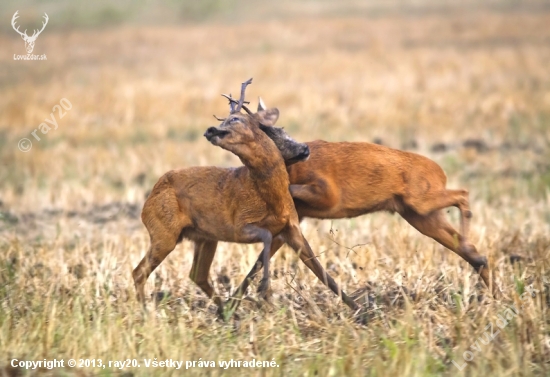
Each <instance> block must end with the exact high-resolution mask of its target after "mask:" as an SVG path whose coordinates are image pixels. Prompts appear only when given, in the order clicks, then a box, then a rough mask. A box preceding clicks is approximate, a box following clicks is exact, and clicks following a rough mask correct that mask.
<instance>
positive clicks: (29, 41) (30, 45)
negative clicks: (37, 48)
mask: <svg viewBox="0 0 550 377" xmlns="http://www.w3.org/2000/svg"><path fill="white" fill-rule="evenodd" d="M18 13H19V11H16V12H15V14H14V15H13V17H12V19H11V26H13V30H15V31H16V32H17V33H19V35H20V36H21V38H23V40H24V41H25V49H26V50H27V53H29V54H30V53H32V50H33V49H34V42H35V41H36V38H38V36H39V35H40V33H42V31H43V30H44V28H45V27H46V25H47V24H48V19H49V18H48V15H47V14H46V13H44V22H43V23H42V29H40V31H39V30H36V29H35V30H34V33H33V34H32V35H31V36H30V37H29V36H28V35H27V29H25V32H23V33H21V32H20V31H19V26H17V27H16V26H15V20H17V18H19V16H18V15H17V14H18Z"/></svg>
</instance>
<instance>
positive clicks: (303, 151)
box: [301, 145, 309, 158]
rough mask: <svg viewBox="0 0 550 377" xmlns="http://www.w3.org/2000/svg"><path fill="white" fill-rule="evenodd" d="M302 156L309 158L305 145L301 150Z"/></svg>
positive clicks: (307, 148)
mask: <svg viewBox="0 0 550 377" xmlns="http://www.w3.org/2000/svg"><path fill="white" fill-rule="evenodd" d="M301 154H302V156H304V157H306V158H307V157H309V147H308V146H307V145H304V147H303V148H302V153H301Z"/></svg>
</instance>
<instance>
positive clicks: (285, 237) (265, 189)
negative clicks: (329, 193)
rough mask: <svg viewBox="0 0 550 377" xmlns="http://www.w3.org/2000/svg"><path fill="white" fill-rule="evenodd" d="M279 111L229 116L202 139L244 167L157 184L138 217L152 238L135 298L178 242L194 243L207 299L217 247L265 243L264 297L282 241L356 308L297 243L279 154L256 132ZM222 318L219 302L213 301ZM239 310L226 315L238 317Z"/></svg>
mask: <svg viewBox="0 0 550 377" xmlns="http://www.w3.org/2000/svg"><path fill="white" fill-rule="evenodd" d="M277 117H278V111H277V110H276V109H272V110H266V111H264V112H258V113H256V114H253V115H243V114H233V115H231V116H230V117H229V118H228V119H227V120H225V121H224V122H223V123H222V125H220V126H219V127H218V128H215V127H211V128H209V129H208V130H207V133H205V136H207V138H208V139H209V141H211V142H212V143H213V144H215V145H218V146H220V147H222V148H224V149H227V150H229V151H231V152H233V153H235V154H236V155H237V156H239V158H240V159H241V161H242V162H243V164H244V165H245V166H243V167H239V168H234V169H222V168H217V167H193V168H188V169H180V170H173V171H170V172H168V173H166V174H165V175H164V176H162V177H161V178H160V179H159V181H158V182H157V184H156V185H155V186H154V188H153V190H152V191H151V194H150V195H149V197H148V198H147V200H146V202H145V205H144V207H143V212H142V215H141V218H142V221H143V223H144V224H145V227H146V228H147V230H148V232H149V235H150V237H151V248H150V249H149V251H148V252H147V254H146V255H145V257H144V258H143V260H142V261H141V262H140V263H139V265H138V266H137V267H136V268H135V270H134V272H133V278H134V282H135V286H136V291H137V297H138V299H139V300H140V301H143V300H144V298H145V295H144V286H145V281H146V280H147V277H148V276H149V275H150V274H151V272H152V271H153V270H154V269H155V268H156V267H157V266H158V265H159V264H160V263H161V262H162V261H163V260H164V258H166V256H167V255H168V254H169V253H170V252H171V251H172V250H173V249H174V248H175V246H176V244H177V243H178V242H179V241H181V240H182V239H183V238H186V239H189V240H191V241H193V242H194V243H195V255H194V260H193V266H192V270H191V274H190V277H191V279H192V280H193V281H194V282H195V283H196V284H197V285H198V286H199V287H201V288H202V289H203V291H204V292H205V293H206V294H207V295H208V296H209V297H211V298H212V297H213V296H214V290H213V288H212V286H211V285H210V283H209V281H208V274H209V270H210V265H211V263H212V260H213V257H214V253H215V251H216V246H217V242H218V241H225V242H238V243H255V242H260V241H261V242H263V243H264V255H265V256H266V259H265V260H263V264H264V267H265V271H264V272H265V273H264V280H263V281H262V285H261V287H262V288H261V292H262V294H263V295H265V294H266V292H267V289H268V279H267V278H268V275H267V272H268V261H269V259H268V258H267V256H269V250H270V249H271V242H272V239H273V237H275V236H277V235H279V236H280V238H281V242H287V243H288V244H289V245H290V246H291V247H292V248H293V249H294V250H295V251H296V252H298V253H299V254H300V258H301V259H302V261H304V263H306V265H307V266H308V267H309V268H310V269H311V270H312V271H313V272H314V273H315V274H316V275H317V277H318V278H319V279H321V280H322V281H323V282H324V283H325V284H326V285H327V286H329V287H330V288H331V290H332V291H333V292H335V293H337V294H341V295H342V298H343V300H344V302H346V303H347V304H348V305H349V306H350V307H352V308H354V309H356V308H357V305H356V304H355V303H354V302H353V301H352V300H351V299H349V297H347V296H346V295H345V293H343V292H340V290H339V288H338V286H337V285H336V283H335V282H334V280H333V279H332V278H331V277H330V276H328V275H327V274H326V272H325V271H324V269H323V268H322V267H321V265H320V264H319V262H318V261H317V259H316V258H315V256H314V254H313V251H312V250H311V248H310V246H309V244H308V243H307V241H306V240H305V238H304V237H303V236H302V234H301V231H300V228H299V218H298V214H297V213H296V210H295V208H294V202H293V199H292V197H291V195H290V192H289V189H288V187H289V185H290V182H289V177H288V173H287V171H286V167H285V162H284V160H283V158H282V156H281V153H280V152H279V150H278V149H277V147H276V146H275V144H274V143H273V141H272V140H271V139H269V138H268V137H267V136H266V135H265V133H264V132H262V131H260V129H259V124H260V123H262V124H264V125H265V124H270V123H271V124H272V123H274V121H275V120H276V118H277ZM213 298H214V300H215V302H216V304H217V305H218V308H219V313H220V315H223V314H224V313H223V305H222V302H221V300H220V299H219V297H213ZM237 305H238V302H236V301H234V305H233V306H231V307H230V310H231V312H230V313H229V314H231V313H232V311H234V310H235V309H236V307H237Z"/></svg>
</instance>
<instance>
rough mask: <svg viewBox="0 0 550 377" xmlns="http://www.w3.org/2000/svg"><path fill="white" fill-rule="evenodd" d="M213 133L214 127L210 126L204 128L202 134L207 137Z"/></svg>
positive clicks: (214, 131)
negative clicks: (204, 130)
mask: <svg viewBox="0 0 550 377" xmlns="http://www.w3.org/2000/svg"><path fill="white" fill-rule="evenodd" d="M215 133H216V127H210V128H208V129H207V130H206V132H205V133H204V135H203V136H204V137H206V138H207V139H208V137H209V136H212V135H213V134H215Z"/></svg>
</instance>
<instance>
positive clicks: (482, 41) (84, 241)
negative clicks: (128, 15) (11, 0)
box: [0, 7, 550, 376]
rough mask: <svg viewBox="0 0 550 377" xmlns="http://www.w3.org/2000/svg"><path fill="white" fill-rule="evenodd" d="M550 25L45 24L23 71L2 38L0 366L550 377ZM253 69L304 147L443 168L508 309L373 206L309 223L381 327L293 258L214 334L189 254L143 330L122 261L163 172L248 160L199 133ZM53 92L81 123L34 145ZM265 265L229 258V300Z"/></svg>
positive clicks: (169, 271) (436, 20)
mask: <svg viewBox="0 0 550 377" xmlns="http://www.w3.org/2000/svg"><path fill="white" fill-rule="evenodd" d="M549 23H550V13H548V12H547V11H546V10H545V8H544V7H543V8H542V10H539V11H518V12H506V11H491V10H487V9H485V10H477V11H472V10H463V11H459V12H427V13H426V14H412V15H408V14H403V13H400V12H397V13H395V14H394V13H391V12H390V13H389V14H385V13H384V14H382V15H379V16H376V17H374V16H371V17H367V16H365V15H364V14H363V13H361V12H359V11H358V14H357V15H338V16H334V15H332V16H331V13H330V12H328V13H326V12H325V13H323V14H322V16H319V17H313V16H294V17H288V18H273V19H268V20H257V19H256V20H255V19H254V18H248V21H246V22H242V23H221V22H218V23H203V24H193V25H187V26H181V27H177V26H173V25H169V26H164V27H162V26H141V27H138V26H120V27H117V28H111V29H107V30H100V29H89V30H78V29H77V30H71V31H70V32H68V33H65V32H63V31H56V30H55V29H53V30H52V32H50V33H44V34H43V35H41V36H40V39H39V40H38V42H37V46H36V48H35V53H46V54H47V56H48V60H47V61H43V62H21V61H13V60H11V59H12V56H11V54H12V53H16V54H21V53H23V51H24V50H23V47H24V46H23V42H22V41H21V39H19V38H16V35H12V34H13V33H12V34H2V35H0V39H1V43H2V46H4V50H6V51H8V52H9V53H8V54H7V57H2V61H0V65H1V66H2V70H1V71H0V85H1V93H2V101H0V102H1V103H0V165H1V166H2V168H1V169H0V195H1V196H0V215H1V217H0V250H1V253H0V299H1V306H0V353H1V354H2V355H4V357H3V358H2V359H1V360H0V363H1V364H0V367H1V366H5V367H6V368H5V369H2V371H3V373H6V374H10V373H11V374H13V373H15V372H14V371H13V370H12V369H10V368H9V367H7V366H8V365H9V361H10V360H11V359H12V358H18V359H21V360H40V359H43V358H48V359H53V358H58V359H60V358H64V359H65V360H68V359H69V358H74V359H80V358H89V359H91V358H94V359H102V360H103V361H104V362H105V361H107V360H125V359H128V358H129V359H134V358H135V359H138V361H139V362H140V364H141V368H126V369H124V370H122V371H120V370H116V369H114V368H106V369H97V368H96V369H94V368H84V369H70V368H66V369H55V370H53V371H50V372H47V371H40V372H34V373H36V374H42V373H50V374H52V375H86V376H87V375H98V374H99V375H126V376H129V375H136V376H142V375H143V376H145V375H180V374H182V372H181V371H176V370H174V369H173V368H166V369H165V368H158V369H151V368H145V366H144V363H143V359H144V358H151V359H152V358H157V359H158V360H165V359H177V360H196V361H198V360H199V358H202V360H212V361H215V362H218V361H220V360H230V359H235V360H251V359H253V358H255V359H257V360H269V361H271V360H272V359H273V358H274V359H275V360H276V361H277V363H278V364H279V365H280V367H279V368H272V369H237V368H234V369H228V370H226V371H223V370H222V369H219V368H209V369H207V372H205V371H204V369H201V368H193V369H189V370H187V371H186V372H185V373H186V374H189V375H203V374H208V375H213V376H214V375H221V374H222V373H223V374H228V375H237V374H246V375H248V374H251V375H266V376H270V375H285V376H287V375H306V376H310V375H320V376H325V375H332V376H341V375H358V376H362V375H378V376H380V375H405V376H409V375H418V376H424V375H441V374H443V375H456V374H458V373H464V374H466V375H470V376H478V375H482V376H487V375H548V374H549V373H550V371H549V370H550V365H548V362H549V361H550V331H549V330H548V325H549V323H550V321H549V318H548V314H547V313H548V305H549V302H550V298H549V293H548V289H549V286H548V285H549V284H550V273H549V272H548V270H549V268H550V264H549V257H550V255H549V254H550V236H549V234H550V225H549V224H550V165H549V161H550V159H549V158H550V154H549V148H548V147H549V145H550V74H549V73H550V71H549V68H548V67H549V65H548V62H549V61H550V43H549V40H550V29H548V27H547V26H546V25H548V24H549ZM248 77H254V84H253V85H252V86H251V87H250V88H249V93H248V94H249V95H250V96H251V97H250V98H254V97H255V96H257V95H262V96H263V97H264V99H265V100H266V102H267V103H268V105H271V106H276V107H278V108H279V109H280V110H281V118H280V121H279V124H280V125H282V126H285V128H286V129H287V130H288V131H289V132H290V133H291V134H292V135H293V136H294V137H295V138H296V139H298V140H301V141H306V140H312V139H318V138H320V139H325V140H331V141H336V140H363V141H372V140H374V139H376V138H379V139H381V140H382V142H383V143H385V144H387V145H389V146H392V147H396V148H401V147H406V148H414V144H415V143H416V145H417V148H416V149H415V150H416V151H417V152H419V153H422V154H425V155H427V156H429V157H431V158H433V159H434V160H436V161H437V162H438V163H440V164H441V165H442V166H443V167H444V169H445V171H446V172H447V175H448V178H449V186H450V187H463V188H467V189H469V190H470V199H471V206H472V210H473V212H474V218H473V226H472V231H471V237H472V241H473V242H474V243H475V244H476V245H477V248H478V250H479V251H480V252H481V253H482V254H484V255H486V256H488V258H489V260H490V261H491V263H492V266H493V267H494V274H495V276H496V279H497V282H498V284H499V285H500V287H501V289H502V291H503V297H502V298H501V299H500V300H492V299H491V298H489V297H488V295H487V293H488V292H487V289H486V288H485V287H484V286H483V285H482V283H480V282H479V280H478V277H477V275H476V273H475V272H473V270H472V269H471V268H470V266H469V265H467V263H466V262H464V261H462V260H461V259H460V258H459V257H457V256H456V255H454V254H452V253H451V252H449V251H448V250H446V249H443V248H442V247H441V246H439V245H437V244H436V243H435V242H434V241H432V240H430V239H427V238H426V237H423V236H421V235H419V234H418V232H417V231H415V230H414V229H412V228H411V227H410V226H409V225H408V224H407V223H405V222H404V221H403V220H402V219H400V218H399V217H398V216H397V215H396V216H391V215H388V214H373V215H369V216H364V217H361V218H357V219H350V220H340V221H333V222H331V221H318V220H307V221H304V223H303V225H302V229H303V232H304V234H305V235H306V237H307V238H308V240H309V241H310V243H311V245H312V246H313V248H314V250H315V251H316V252H317V253H318V254H319V259H320V261H321V263H322V265H323V266H325V267H326V268H327V270H328V271H329V273H330V274H331V275H332V276H333V277H335V278H336V279H337V281H338V282H339V284H340V285H341V287H342V288H343V289H344V290H345V291H346V292H348V293H352V292H354V291H358V290H361V291H363V292H365V299H364V300H363V301H366V304H365V305H367V307H368V313H369V315H368V317H369V322H368V324H367V325H366V326H363V325H360V324H357V323H355V322H354V321H353V320H352V319H351V313H350V311H349V310H348V309H347V308H346V307H345V306H344V305H343V304H342V303H341V302H340V300H339V299H338V298H336V297H335V296H334V295H332V294H331V293H330V292H329V291H328V289H326V288H325V287H324V286H323V285H322V284H321V283H319V282H318V281H317V280H316V279H315V278H314V276H313V274H311V273H310V272H309V271H307V269H305V268H304V266H303V265H302V264H301V263H299V261H298V260H297V258H296V257H295V256H294V255H293V254H292V253H291V251H289V250H284V251H281V252H280V253H279V255H277V256H276V257H275V258H274V260H273V264H272V273H273V290H274V297H273V306H272V307H271V306H264V307H262V308H258V307H257V306H256V305H255V304H254V303H253V302H251V301H245V303H244V304H243V305H242V307H241V308H240V309H239V311H238V315H239V317H240V320H239V321H238V322H231V323H229V324H224V323H220V322H219V321H217V320H216V317H215V314H214V310H213V309H214V306H213V303H212V302H211V301H210V300H208V299H206V297H205V295H204V294H203V293H202V292H201V291H200V290H199V289H198V288H197V287H196V286H195V285H194V284H193V283H192V282H191V281H190V280H189V278H188V273H189V270H190V266H191V260H192V249H191V247H190V245H189V243H186V242H184V243H183V244H181V245H179V246H178V247H177V249H176V250H175V251H174V252H173V253H172V255H171V256H170V257H169V258H168V259H167V260H166V261H165V262H164V263H163V264H162V265H161V267H160V268H159V269H158V270H157V271H156V273H154V274H153V275H152V276H151V278H150V279H149V281H148V285H147V290H148V292H149V293H151V294H155V296H158V295H157V294H156V293H157V292H169V294H170V297H169V298H168V299H167V300H164V301H163V302H161V303H158V305H155V304H154V303H153V300H152V299H151V300H150V303H149V309H150V310H149V312H148V313H147V314H146V315H145V316H142V315H141V312H140V310H139V306H138V304H137V303H136V302H135V299H134V288H133V283H132V280H131V271H132V269H133V268H134V267H135V266H136V265H137V263H138V262H139V260H140V258H141V257H142V256H143V254H144V253H145V251H146V249H147V247H148V235H147V232H146V230H145V228H144V227H143V226H142V224H141V222H140V220H139V212H140V210H141V206H142V204H143V201H144V195H145V193H146V192H147V191H148V190H149V189H150V188H151V187H152V185H153V184H154V183H155V181H156V179H158V177H160V175H162V174H163V173H164V172H166V171H167V170H169V169H172V168H177V167H185V166H193V165H223V166H237V165H239V161H238V159H236V158H235V157H234V156H232V155H230V154H229V153H228V152H225V151H223V150H221V149H218V148H215V147H213V146H211V145H209V143H208V142H207V141H206V140H205V139H204V138H203V137H202V136H201V135H202V133H203V132H204V130H205V129H206V128H207V127H208V126H209V125H212V124H213V122H214V120H213V118H212V114H218V115H224V114H225V113H226V111H227V109H226V103H225V101H224V100H222V98H221V97H220V96H219V94H220V93H222V92H223V93H225V92H228V91H234V92H236V91H237V90H238V88H239V83H240V82H241V81H243V80H244V79H246V78H248ZM62 98H67V99H68V100H70V102H71V103H72V105H73V107H72V109H71V110H70V111H68V113H67V115H66V116H65V117H64V118H63V119H59V118H58V122H59V127H58V129H56V130H53V129H52V130H51V131H49V132H48V134H46V135H42V134H41V133H40V131H38V135H39V136H40V138H41V140H40V141H36V140H35V139H34V138H33V137H32V136H31V135H30V134H31V132H32V131H33V130H34V129H35V128H38V125H39V124H40V123H41V122H44V119H45V118H48V117H49V116H50V113H51V112H52V107H53V106H54V105H55V104H58V103H59V101H60V100H61V99H62ZM23 137H26V138H29V139H30V140H31V141H32V142H33V146H32V149H31V150H30V151H29V152H27V153H23V152H21V151H19V150H18V148H17V143H18V141H19V139H20V138H23ZM468 140H469V144H468V143H467V144H466V146H465V145H464V142H465V141H468ZM468 145H469V146H468ZM441 149H445V150H444V151H438V150H441ZM449 212H450V213H449V216H450V217H451V219H452V220H453V221H454V222H455V223H456V220H457V216H456V213H455V211H454V210H450V211H449ZM357 244H362V245H363V246H360V247H356V248H354V251H350V250H349V249H348V248H350V247H352V246H354V245H357ZM339 245H341V246H339ZM259 251H260V245H235V244H222V245H220V246H219V248H218V253H217V255H216V258H215V260H214V264H213V267H212V273H211V277H212V280H213V283H214V285H215V287H216V289H217V290H218V291H219V292H220V293H221V294H223V295H227V294H229V292H230V291H232V290H233V289H234V288H235V286H236V285H237V284H239V283H240V281H241V280H242V278H243V277H244V275H245V274H246V273H247V272H248V269H249V268H250V266H251V265H252V263H253V262H254V260H255V259H256V257H257V255H258V253H259ZM511 255H518V256H520V257H521V260H520V262H518V263H515V264H511V263H510V256H511ZM545 281H546V282H547V283H546V285H545ZM528 287H532V288H535V289H537V290H539V291H540V292H539V293H538V294H536V297H535V298H533V299H530V300H527V301H526V306H524V307H523V309H521V310H519V314H518V316H517V317H515V318H514V319H513V320H511V321H510V323H509V325H508V326H506V327H505V328H504V329H502V330H501V333H500V334H499V335H497V337H496V338H495V339H494V340H493V341H491V342H489V343H488V344H487V345H484V344H483V345H481V350H480V351H478V352H476V353H475V358H474V359H473V361H471V362H470V363H468V364H467V366H466V368H465V369H464V370H463V371H462V372H459V370H458V369H456V368H455V366H454V365H453V364H452V361H451V360H455V361H456V362H458V363H459V364H462V363H464V360H463V357H462V355H463V352H464V351H466V350H468V349H470V350H471V348H469V347H470V346H471V345H472V344H473V343H474V342H475V341H476V339H478V338H479V337H482V336H483V334H484V332H485V328H486V326H487V325H488V324H490V323H495V321H497V319H498V315H499V314H502V313H503V312H504V311H505V309H506V308H508V307H509V306H511V305H518V304H519V301H520V300H519V296H520V295H521V294H522V293H523V292H524V291H525V290H526V289H527V288H528ZM254 288H255V287H253V289H254ZM253 289H251V290H250V291H249V296H250V297H251V298H255V294H254V291H253ZM495 329H496V327H495ZM124 373H125V374H124Z"/></svg>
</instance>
